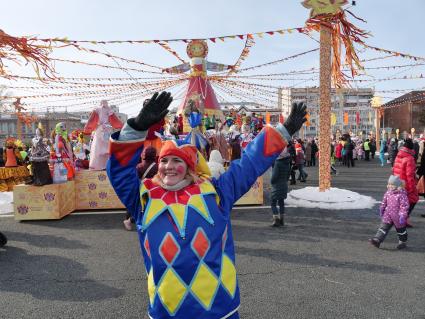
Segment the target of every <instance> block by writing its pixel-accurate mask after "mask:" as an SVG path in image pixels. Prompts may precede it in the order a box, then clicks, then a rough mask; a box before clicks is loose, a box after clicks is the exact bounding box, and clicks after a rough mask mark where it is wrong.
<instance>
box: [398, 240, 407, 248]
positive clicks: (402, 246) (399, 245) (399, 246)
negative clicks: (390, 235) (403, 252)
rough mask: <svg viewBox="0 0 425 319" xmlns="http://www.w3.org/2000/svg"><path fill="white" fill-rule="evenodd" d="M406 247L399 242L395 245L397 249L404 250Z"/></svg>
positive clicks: (404, 243) (403, 243)
mask: <svg viewBox="0 0 425 319" xmlns="http://www.w3.org/2000/svg"><path fill="white" fill-rule="evenodd" d="M406 247H407V244H406V242H405V241H399V242H398V245H397V249H405V248H406Z"/></svg>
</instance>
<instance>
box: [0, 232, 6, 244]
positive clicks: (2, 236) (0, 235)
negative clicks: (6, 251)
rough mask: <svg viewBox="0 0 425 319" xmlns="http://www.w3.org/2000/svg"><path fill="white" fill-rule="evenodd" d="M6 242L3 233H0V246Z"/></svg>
mask: <svg viewBox="0 0 425 319" xmlns="http://www.w3.org/2000/svg"><path fill="white" fill-rule="evenodd" d="M6 243H7V238H6V236H5V235H4V234H3V233H0V247H3V246H4V245H6Z"/></svg>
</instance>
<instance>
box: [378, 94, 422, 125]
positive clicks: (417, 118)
mask: <svg viewBox="0 0 425 319" xmlns="http://www.w3.org/2000/svg"><path fill="white" fill-rule="evenodd" d="M382 110H383V112H382V115H381V127H383V128H385V129H386V130H387V131H395V130H396V129H399V130H400V132H410V130H411V129H412V128H414V129H415V131H416V132H417V133H422V132H424V131H425V90H424V91H412V92H410V93H407V94H404V95H402V96H400V97H398V98H396V99H393V100H391V101H389V102H387V103H385V104H383V105H382Z"/></svg>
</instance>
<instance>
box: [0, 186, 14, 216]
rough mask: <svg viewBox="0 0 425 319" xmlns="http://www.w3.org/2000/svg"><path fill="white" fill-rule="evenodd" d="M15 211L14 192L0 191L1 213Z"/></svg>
mask: <svg viewBox="0 0 425 319" xmlns="http://www.w3.org/2000/svg"><path fill="white" fill-rule="evenodd" d="M10 213H13V192H0V215H1V214H3V215H5V214H10Z"/></svg>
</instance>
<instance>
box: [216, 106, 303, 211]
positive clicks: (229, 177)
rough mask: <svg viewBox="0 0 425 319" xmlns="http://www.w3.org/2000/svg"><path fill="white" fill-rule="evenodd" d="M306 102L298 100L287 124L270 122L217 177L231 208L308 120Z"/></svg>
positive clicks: (217, 184) (220, 188) (220, 190)
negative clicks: (306, 117)
mask: <svg viewBox="0 0 425 319" xmlns="http://www.w3.org/2000/svg"><path fill="white" fill-rule="evenodd" d="M305 115H306V106H305V105H304V103H294V104H293V105H292V110H291V113H290V115H289V117H288V119H287V120H286V122H285V124H284V125H282V124H279V125H278V127H277V128H274V127H272V126H270V125H267V126H266V127H264V129H263V130H262V131H261V132H260V134H258V135H257V137H256V138H255V139H254V140H253V141H252V142H251V143H249V144H248V146H247V147H246V148H245V150H244V151H243V153H242V157H241V158H240V159H239V160H234V161H232V162H231V164H230V167H229V169H228V170H227V171H226V173H224V174H222V175H221V176H220V178H219V179H217V180H213V183H215V186H216V188H217V191H218V193H219V196H220V200H221V205H222V206H224V207H225V208H226V209H225V210H226V211H230V210H231V208H232V206H233V204H234V203H235V202H236V201H237V200H238V199H239V198H240V197H242V196H243V195H244V194H245V193H246V192H247V191H248V190H249V189H250V188H251V187H252V185H253V184H254V183H255V181H256V179H257V178H258V177H259V176H261V175H262V174H263V173H264V172H265V171H266V170H267V169H268V168H269V167H270V166H271V165H272V164H273V163H274V161H275V160H276V158H277V157H278V156H279V154H280V153H281V152H282V150H283V149H284V148H285V146H286V145H287V141H288V140H289V139H290V138H291V136H292V135H293V134H294V133H295V132H297V131H298V130H299V129H300V128H301V126H302V124H303V123H304V122H305Z"/></svg>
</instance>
